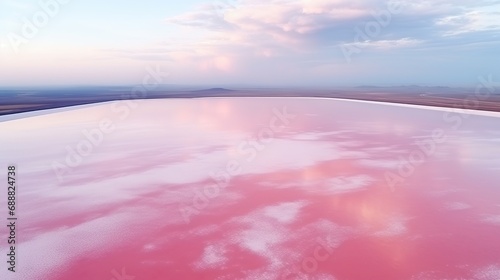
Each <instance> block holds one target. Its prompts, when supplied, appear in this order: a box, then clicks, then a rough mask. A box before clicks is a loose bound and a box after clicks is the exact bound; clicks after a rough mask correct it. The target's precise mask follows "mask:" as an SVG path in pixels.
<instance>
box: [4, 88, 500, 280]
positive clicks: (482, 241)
mask: <svg viewBox="0 0 500 280" xmlns="http://www.w3.org/2000/svg"><path fill="white" fill-rule="evenodd" d="M284 111H286V112H288V114H289V115H293V117H292V116H290V117H289V118H288V119H282V118H283V116H282V115H283V112H284ZM280 112H281V113H280ZM499 116H500V114H495V113H489V114H488V115H481V114H469V113H467V114H462V113H460V112H459V111H456V110H455V111H454V110H449V109H443V110H435V109H433V110H430V109H425V108H410V107H401V106H392V105H386V104H376V103H359V102H351V101H340V100H329V99H311V98H309V99H308V98H207V99H192V100H168V99H167V100H146V101H135V102H134V103H124V102H118V103H117V102H115V103H103V104H97V105H94V106H86V107H83V108H77V109H70V110H67V111H62V112H61V111H58V112H54V113H50V112H48V113H44V114H41V115H39V116H30V117H25V118H24V117H22V116H21V117H20V118H19V119H16V120H6V121H3V122H2V119H0V130H1V131H8V132H9V133H6V134H2V135H1V136H0V139H1V143H2V147H0V152H1V154H2V156H3V158H2V166H6V165H7V164H16V166H17V168H18V173H19V175H18V185H19V187H18V205H19V207H18V217H19V221H18V236H19V237H18V239H19V242H18V246H17V250H18V251H17V255H18V265H17V272H16V273H15V274H12V273H10V272H8V271H7V264H6V263H5V262H4V261H2V262H1V263H2V265H1V266H0V269H1V271H0V278H1V279H37V280H43V279H50V280H58V279H61V280H62V279H92V280H93V279H106V280H110V279H115V280H124V279H128V280H132V279H135V280H153V279H339V280H341V279H353V280H360V279H367V280H372V279H500V158H499V157H498V155H500V118H498V117H499ZM103 120H106V121H109V122H111V123H112V125H113V128H114V129H113V131H111V132H107V133H103V137H102V141H100V142H99V143H98V144H93V145H92V148H91V151H89V152H88V154H86V155H84V156H81V162H78V163H77V164H73V166H69V165H68V164H67V162H66V159H67V157H68V155H69V152H68V150H67V147H69V148H70V150H71V149H73V150H77V149H78V145H79V144H81V143H83V142H84V141H87V138H86V136H85V132H89V131H90V132H92V131H94V132H95V131H96V129H98V128H99V123H100V122H102V121H103ZM433 131H434V132H435V131H437V132H439V134H440V137H436V138H433V136H432V135H433ZM433 139H434V140H433ZM253 141H254V142H253ZM417 143H420V145H418V144H417ZM422 143H425V144H422ZM421 147H425V149H427V150H425V149H424V148H421ZM422 150H425V151H422ZM410 156H412V160H411V161H410V160H409V158H410ZM415 156H418V157H415ZM55 164H56V165H55ZM57 164H62V165H64V166H66V167H67V168H66V169H64V172H63V173H64V174H62V173H61V171H60V170H59V171H57V170H56V169H54V166H57ZM228 165H229V168H228ZM235 166H236V167H239V168H236V167H235ZM2 168H3V167H2ZM233 169H234V170H233ZM230 171H234V172H233V173H234V174H232V175H231V174H229V173H230ZM58 172H59V174H58ZM389 174H391V175H389ZM388 176H389V177H390V178H397V181H396V184H392V183H391V182H390V181H388V180H387V178H388ZM394 176H396V177H394ZM4 181H5V180H4ZM1 199H2V201H1V205H6V204H5V203H6V199H4V196H2V198H1ZM6 238H7V233H6V232H5V231H3V230H2V231H1V232H0V240H6ZM6 246H7V244H6V242H1V243H0V251H1V255H2V256H6V252H7V247H6ZM5 259H6V257H5Z"/></svg>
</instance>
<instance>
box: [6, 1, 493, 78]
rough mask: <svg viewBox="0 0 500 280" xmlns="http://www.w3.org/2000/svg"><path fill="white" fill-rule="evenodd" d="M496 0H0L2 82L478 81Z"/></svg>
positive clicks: (486, 71)
mask: <svg viewBox="0 0 500 280" xmlns="http://www.w3.org/2000/svg"><path fill="white" fill-rule="evenodd" d="M499 65H500V1H496V0H429V1H427V0H421V1H381V0H310V1H307V0H302V1H298V0H295V1H294V0H219V1H203V0H201V1H199V0H184V1H177V0H176V1H159V0H156V1H154V0H141V1H136V0H106V1H102V0H101V1H97V0H37V1H34V0H0V87H2V86H42V85H132V84H140V83H141V81H143V79H144V77H145V76H147V75H148V70H147V69H157V70H158V69H159V71H161V72H162V73H168V76H167V75H162V80H161V82H162V83H163V84H183V85H217V86H230V85H245V86H255V87H259V86H277V87H280V86H283V87H290V86H305V87H335V86H358V85H429V86H432V85H438V86H474V85H475V84H477V83H479V81H478V77H484V76H489V75H491V76H492V77H493V79H495V78H496V80H500V67H499Z"/></svg>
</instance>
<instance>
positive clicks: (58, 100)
mask: <svg viewBox="0 0 500 280" xmlns="http://www.w3.org/2000/svg"><path fill="white" fill-rule="evenodd" d="M131 92H132V90H131V89H130V88H126V87H113V88H111V87H109V88H108V87H103V88H84V89H80V88H76V89H75V88H68V89H43V90H0V115H8V114H15V113H22V112H30V111H36V110H44V109H53V108H60V107H67V106H75V105H83V104H92V103H98V102H106V101H116V100H127V99H134V98H133V97H132V96H131ZM481 93H482V94H483V96H476V95H475V93H474V90H473V89H453V88H446V87H418V86H410V87H389V88H383V87H359V88H348V89H337V90H307V89H240V90H229V89H224V88H212V89H201V90H185V89H183V90H179V89H176V90H172V89H161V90H154V91H149V92H148V93H147V95H146V96H145V97H144V98H145V99H158V98H199V97H238V96H241V97H260V96H276V97H278V96H279V97H301V96H302V97H325V98H339V99H354V100H366V101H379V102H391V103H402V104H412V105H426V106H436V107H449V108H461V109H475V110H484V111H494V112H500V91H499V92H493V93H492V94H489V96H486V95H487V91H486V89H484V90H483V91H482V92H481Z"/></svg>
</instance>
